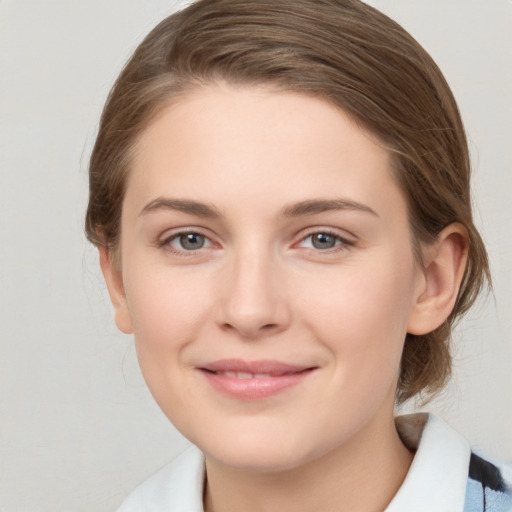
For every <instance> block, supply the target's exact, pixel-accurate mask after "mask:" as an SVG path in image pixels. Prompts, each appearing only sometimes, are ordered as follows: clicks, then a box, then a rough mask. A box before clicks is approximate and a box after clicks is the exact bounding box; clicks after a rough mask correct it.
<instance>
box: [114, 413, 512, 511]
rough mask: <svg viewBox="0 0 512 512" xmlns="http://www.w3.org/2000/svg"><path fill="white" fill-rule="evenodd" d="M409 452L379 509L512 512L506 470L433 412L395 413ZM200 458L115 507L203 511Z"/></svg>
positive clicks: (168, 469)
mask: <svg viewBox="0 0 512 512" xmlns="http://www.w3.org/2000/svg"><path fill="white" fill-rule="evenodd" d="M396 425H397V429H398V432H399V434H400V437H401V439H402V441H403V442H404V443H405V444H406V445H407V447H408V448H409V449H410V450H413V451H415V452H416V453H415V455H414V459H413V462H412V464H411V467H410V469H409V472H408V473H407V476H406V478H405V480H404V482H403V484H402V486H401V487H400V489H399V490H398V492H397V494H396V495H395V497H394V498H393V500H392V501H391V503H390V504H389V505H388V507H387V508H386V510H385V511H384V512H512V469H511V468H507V467H506V466H502V467H499V466H496V465H494V464H491V463H489V462H487V461H485V460H484V459H482V458H480V457H478V456H477V455H475V454H473V453H472V452H471V449H470V446H469V444H468V442H467V441H466V440H465V439H464V437H462V436H461V435H460V434H458V433H457V432H456V431H455V430H453V429H452V428H451V427H449V426H448V425H447V424H446V423H444V422H443V421H442V420H441V419H439V418H438V417H437V416H434V415H432V414H425V413H417V414H411V415H407V416H400V417H398V418H396ZM204 476H205V463H204V457H203V455H202V453H201V452H200V451H199V449H198V448H196V447H194V446H193V447H191V448H189V449H187V450H186V451H185V452H183V453H182V454H181V455H179V456H178V457H177V458H176V459H174V460H173V461H172V462H171V463H170V464H168V465H166V466H164V467H163V468H162V469H161V470H160V471H159V472H157V473H156V474H155V475H153V476H152V477H151V478H149V479H148V480H146V482H144V483H143V484H141V485H140V486H139V487H137V488H136V489H135V491H133V492H132V493H131V494H130V495H129V496H128V498H127V499H126V501H125V502H124V503H123V504H122V505H121V507H120V508H119V509H118V512H203V499H202V498H203V486H204Z"/></svg>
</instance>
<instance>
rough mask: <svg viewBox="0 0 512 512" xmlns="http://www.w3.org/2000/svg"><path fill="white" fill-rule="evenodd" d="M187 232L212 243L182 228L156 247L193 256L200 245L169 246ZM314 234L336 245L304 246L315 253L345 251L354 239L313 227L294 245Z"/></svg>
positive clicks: (206, 237)
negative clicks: (333, 240) (189, 248)
mask: <svg viewBox="0 0 512 512" xmlns="http://www.w3.org/2000/svg"><path fill="white" fill-rule="evenodd" d="M188 234H192V235H198V236H200V237H203V238H204V239H205V240H207V242H208V243H209V244H210V246H212V245H214V242H213V241H212V240H211V239H210V238H209V237H208V236H207V235H205V234H204V233H201V231H200V230H197V229H184V230H181V231H178V232H177V233H173V234H172V235H170V236H168V237H166V238H164V239H163V240H159V241H157V244H156V245H157V247H158V248H162V249H165V250H166V251H168V252H170V253H172V254H176V255H178V256H184V257H187V256H195V255H197V253H198V252H199V251H201V250H202V249H203V248H204V247H200V248H199V249H197V250H187V249H175V248H174V247H172V246H171V242H173V241H174V240H177V239H179V238H180V237H182V236H184V235H188ZM314 235H327V236H330V237H333V238H334V239H335V241H336V245H335V246H334V247H332V248H327V249H317V248H315V247H308V248H305V249H307V250H309V251H314V252H316V253H321V254H332V253H339V252H342V251H346V250H347V249H348V248H349V247H352V246H354V245H355V242H354V241H352V240H348V239H347V238H344V237H342V236H340V235H339V234H338V233H336V232H334V231H333V230H330V229H315V230H314V231H311V232H309V233H308V234H307V235H306V236H303V237H302V238H301V239H300V240H299V242H297V243H296V244H294V245H297V244H301V243H304V242H305V241H306V240H307V239H309V238H311V237H313V236H314Z"/></svg>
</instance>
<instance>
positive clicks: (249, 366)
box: [197, 359, 316, 400]
mask: <svg viewBox="0 0 512 512" xmlns="http://www.w3.org/2000/svg"><path fill="white" fill-rule="evenodd" d="M197 369H198V370H199V371H200V372H201V373H202V374H203V375H204V377H205V378H206V379H207V381H208V382H209V383H210V384H211V386H212V387H213V388H214V389H215V390H216V391H220V392H221V393H223V394H226V395H229V396H231V397H234V398H238V399H245V400H255V399H262V398H267V397H270V396H272V395H275V394H278V393H280V392H282V391H285V390H287V389H289V388H291V387H293V386H295V385H298V384H299V383H301V382H302V381H303V380H304V379H306V378H307V377H308V376H309V375H310V374H311V373H312V372H313V370H315V369H316V368H315V367H309V366H298V365H291V364H288V363H283V362H280V361H270V360H264V361H243V360H239V359H223V360H218V361H213V362H210V363H207V364H205V365H204V366H201V367H199V368H197Z"/></svg>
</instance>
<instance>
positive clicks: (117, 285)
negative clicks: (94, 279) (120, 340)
mask: <svg viewBox="0 0 512 512" xmlns="http://www.w3.org/2000/svg"><path fill="white" fill-rule="evenodd" d="M99 252H100V266H101V271H102V272H103V277H104V278H105V282H106V283H107V288H108V293H109V295H110V300H111V301H112V305H113V306H114V320H115V322H116V325H117V327H118V329H119V330H120V331H121V332H124V333H125V334H132V333H133V328H132V319H131V316H130V311H129V309H128V303H127V302H126V294H125V292H124V286H123V276H122V273H121V270H120V269H119V268H117V265H115V264H114V262H113V261H112V258H111V255H110V252H109V251H108V249H104V248H100V249H99Z"/></svg>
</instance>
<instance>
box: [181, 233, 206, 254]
mask: <svg viewBox="0 0 512 512" xmlns="http://www.w3.org/2000/svg"><path fill="white" fill-rule="evenodd" d="M180 243H181V246H182V247H183V248H184V249H188V250H192V251H193V250H196V249H201V247H203V245H204V237H203V236H202V235H199V234H198V233H186V234H185V235H181V237H180Z"/></svg>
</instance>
